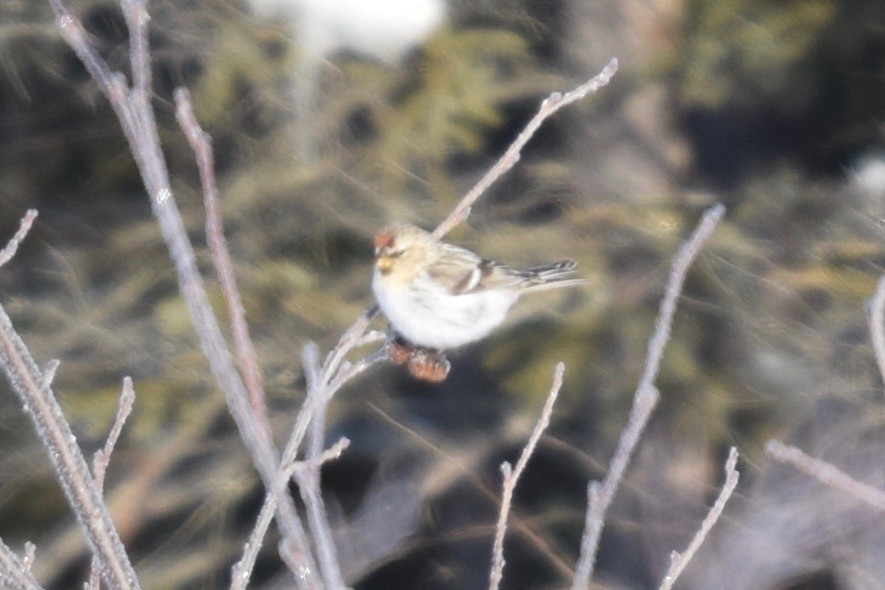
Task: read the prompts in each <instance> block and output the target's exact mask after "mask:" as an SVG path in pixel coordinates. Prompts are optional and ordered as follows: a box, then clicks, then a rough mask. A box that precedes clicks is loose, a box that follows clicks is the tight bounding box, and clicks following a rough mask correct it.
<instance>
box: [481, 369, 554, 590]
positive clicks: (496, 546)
mask: <svg viewBox="0 0 885 590" xmlns="http://www.w3.org/2000/svg"><path fill="white" fill-rule="evenodd" d="M564 371H565V364H563V363H561V362H560V363H557V364H556V369H554V371H553V384H552V385H550V393H549V394H548V396H547V402H546V403H545V404H544V409H543V410H541V417H540V418H538V422H537V424H535V428H534V430H532V434H531V436H529V440H528V442H527V443H526V445H525V447H524V448H523V449H522V453H521V454H520V455H519V459H518V460H517V461H516V467H511V466H510V463H508V462H506V461H505V462H504V463H502V464H501V472H502V473H503V474H504V483H503V493H502V498H501V509H500V511H499V512H498V523H497V524H496V525H495V541H494V543H493V545H492V569H491V573H490V574H489V590H497V589H498V586H500V585H501V578H502V577H503V576H504V534H505V533H506V532H507V516H508V515H509V514H510V504H511V503H512V502H513V491H514V490H515V489H516V482H517V481H518V480H519V477H520V476H521V475H522V472H523V471H525V466H526V465H527V464H528V462H529V459H530V458H531V456H532V453H534V452H535V447H536V446H537V445H538V441H539V440H541V435H542V434H543V433H544V430H546V429H547V426H548V425H549V424H550V415H551V414H552V413H553V404H554V403H556V398H557V396H558V395H559V389H560V388H561V387H562V374H563V372H564Z"/></svg>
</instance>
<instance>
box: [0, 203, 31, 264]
mask: <svg viewBox="0 0 885 590" xmlns="http://www.w3.org/2000/svg"><path fill="white" fill-rule="evenodd" d="M35 219H37V210H36V209H28V211H27V212H26V213H25V215H24V217H22V218H21V221H19V222H18V231H16V232H15V235H13V236H12V239H11V240H9V242H8V243H7V244H6V246H4V247H3V249H2V250H0V266H3V265H4V264H6V263H7V262H9V261H10V260H12V257H13V256H15V253H16V252H17V251H18V247H19V244H21V243H22V240H24V239H25V236H27V235H28V232H29V231H31V226H32V225H33V224H34V220H35Z"/></svg>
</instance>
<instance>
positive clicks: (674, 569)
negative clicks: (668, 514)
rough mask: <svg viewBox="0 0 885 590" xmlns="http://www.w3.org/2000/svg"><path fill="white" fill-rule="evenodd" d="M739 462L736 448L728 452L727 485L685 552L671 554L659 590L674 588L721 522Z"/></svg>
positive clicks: (737, 478) (738, 477)
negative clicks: (712, 531) (668, 565)
mask: <svg viewBox="0 0 885 590" xmlns="http://www.w3.org/2000/svg"><path fill="white" fill-rule="evenodd" d="M737 460H738V451H737V449H736V448H735V447H731V450H730V451H729V452H728V459H727V460H726V461H725V483H724V484H722V490H721V491H720V492H719V496H718V497H717V498H716V502H714V503H713V506H712V507H711V508H710V511H709V512H708V513H707V516H706V518H704V521H703V522H702V523H701V528H700V529H699V530H698V532H697V533H695V535H694V537H693V538H692V540H691V543H689V544H688V547H686V548H685V551H683V552H682V553H679V552H678V551H674V552H672V553H671V554H670V567H669V569H668V570H667V574H666V575H665V576H664V579H663V581H662V582H661V585H660V586H659V587H658V589H659V590H670V588H672V587H673V584H674V583H675V582H676V579H677V578H679V576H680V575H681V574H682V572H683V571H684V570H685V566H687V565H688V562H689V561H691V559H692V558H693V557H694V555H695V553H697V551H698V549H699V548H700V546H701V544H702V543H703V542H704V539H706V538H707V535H708V534H709V533H710V530H711V529H712V528H713V526H714V525H715V524H716V522H717V521H718V520H719V517H720V516H721V515H722V511H723V510H724V509H725V504H726V502H728V499H729V498H731V494H732V492H734V489H735V488H736V487H737V484H738V480H739V479H740V473H738V471H737V470H736V469H735V467H736V466H737Z"/></svg>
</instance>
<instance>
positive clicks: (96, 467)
mask: <svg viewBox="0 0 885 590" xmlns="http://www.w3.org/2000/svg"><path fill="white" fill-rule="evenodd" d="M134 403H135V390H134V389H133V388H132V378H131V377H129V376H126V377H124V378H123V389H122V391H120V403H119V405H118V406H117V415H116V416H115V417H114V423H113V425H112V426H111V430H110V432H108V438H107V440H106V441H105V443H104V448H102V449H99V450H98V451H96V452H95V454H94V455H93V456H92V474H93V477H94V478H95V486H96V487H97V488H98V492H99V493H100V494H104V491H103V490H104V476H105V472H106V471H107V468H108V463H109V462H110V460H111V453H113V452H114V447H115V446H117V439H119V438H120V433H121V432H123V425H124V424H126V420H127V419H128V418H129V414H131V413H132V405H133V404H134ZM100 579H101V568H100V565H99V563H98V560H97V559H95V557H93V558H92V566H91V567H90V571H89V582H88V583H87V584H86V588H87V590H90V589H91V590H100Z"/></svg>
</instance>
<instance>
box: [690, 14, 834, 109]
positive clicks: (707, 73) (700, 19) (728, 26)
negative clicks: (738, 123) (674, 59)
mask: <svg viewBox="0 0 885 590" xmlns="http://www.w3.org/2000/svg"><path fill="white" fill-rule="evenodd" d="M835 11H836V5H835V4H834V3H833V2H832V1H831V0H789V1H784V2H770V1H768V0H725V1H721V2H720V1H716V0H694V1H692V2H689V4H688V7H687V14H688V15H689V18H688V20H687V25H686V35H685V48H684V51H683V55H682V59H681V60H680V64H679V69H680V71H681V76H682V83H681V92H680V97H681V99H682V101H683V102H685V103H686V104H689V105H696V106H703V107H713V108H715V107H720V106H722V105H725V104H729V105H733V106H741V105H748V104H749V105H758V104H759V103H761V102H764V101H767V100H771V99H772V98H777V97H780V96H783V95H784V94H787V93H789V92H790V91H791V90H793V89H794V87H793V84H794V83H795V81H794V79H793V76H792V75H791V73H792V72H794V71H796V68H797V66H798V65H799V64H800V63H801V62H802V61H803V60H804V59H806V58H807V53H808V50H809V48H810V47H811V45H812V44H813V43H814V42H815V40H816V39H817V38H818V37H819V36H820V34H821V31H822V30H823V29H824V27H825V26H826V25H827V24H828V23H829V22H830V20H831V19H832V18H833V16H834V14H835Z"/></svg>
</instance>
